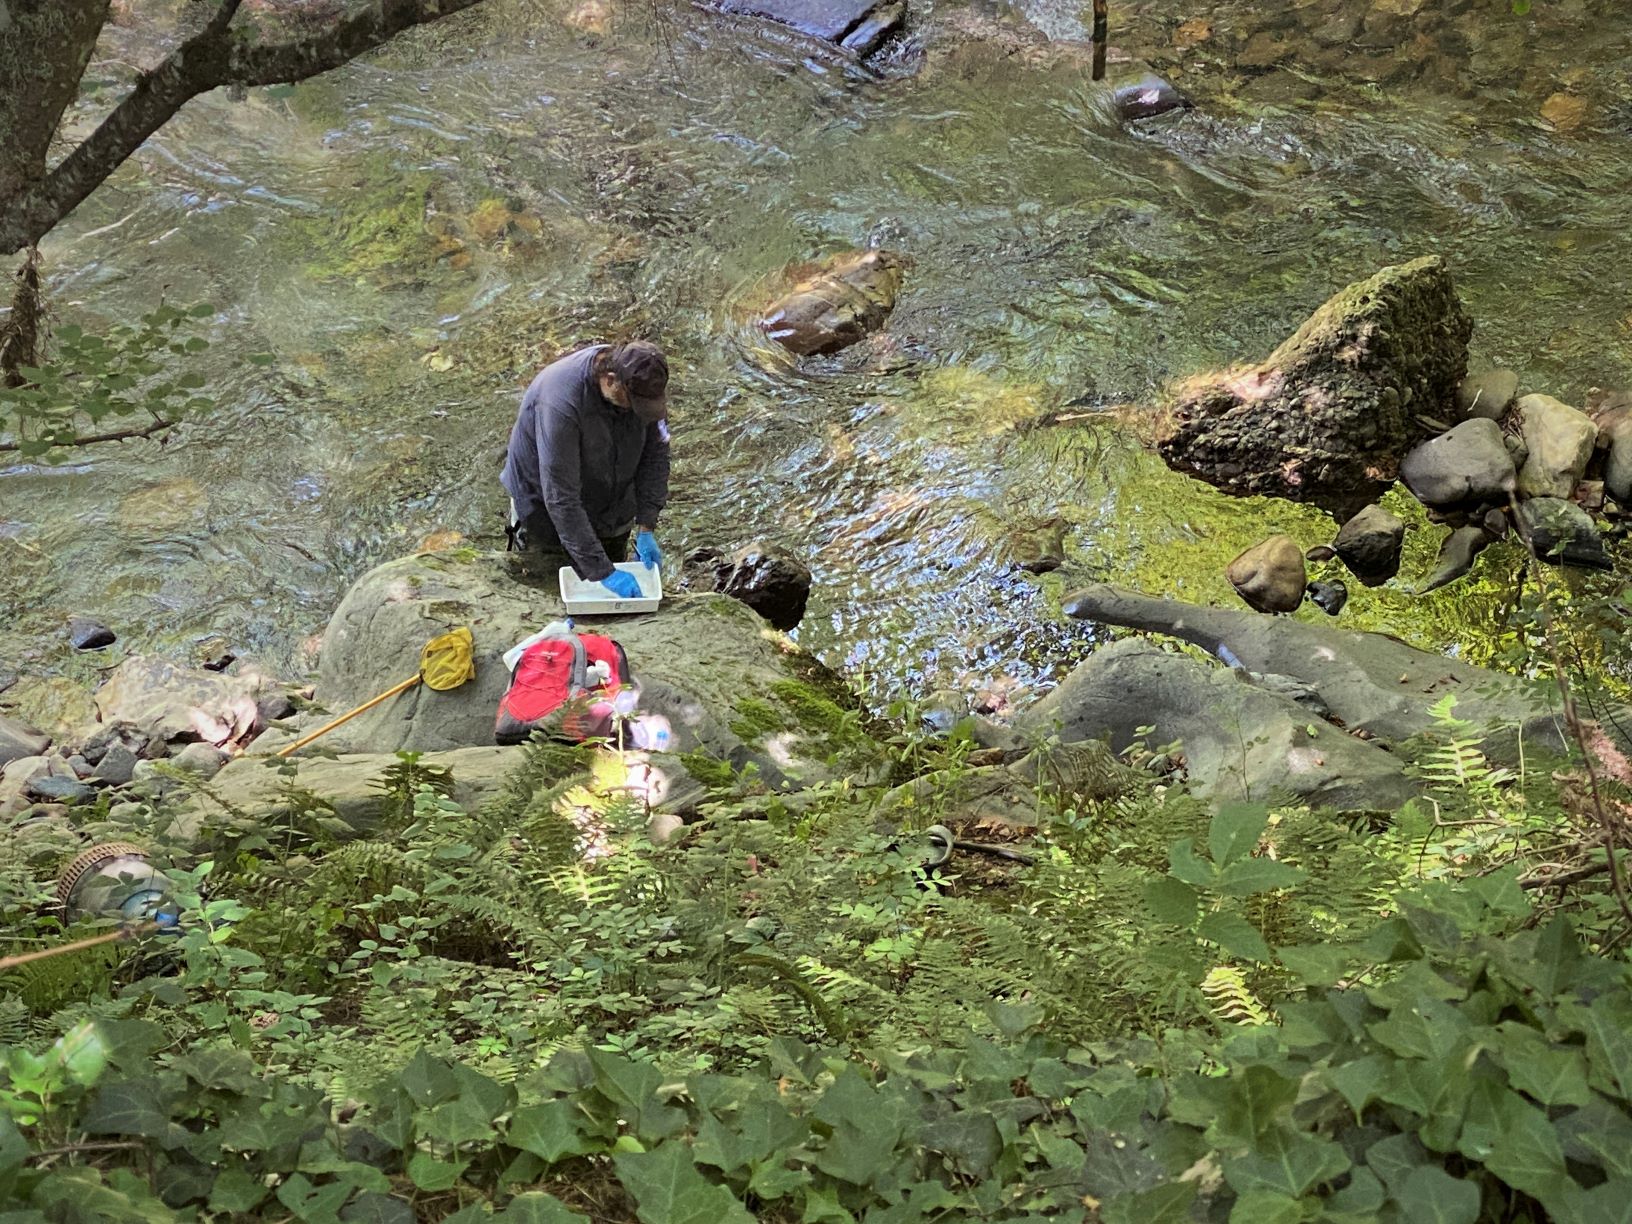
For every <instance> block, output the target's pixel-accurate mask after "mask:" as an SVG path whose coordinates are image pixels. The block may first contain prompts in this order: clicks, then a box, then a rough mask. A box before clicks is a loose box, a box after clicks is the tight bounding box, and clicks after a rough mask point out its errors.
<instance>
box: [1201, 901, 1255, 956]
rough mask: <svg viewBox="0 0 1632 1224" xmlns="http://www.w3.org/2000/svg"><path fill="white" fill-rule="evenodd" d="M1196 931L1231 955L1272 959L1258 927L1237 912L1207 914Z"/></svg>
mask: <svg viewBox="0 0 1632 1224" xmlns="http://www.w3.org/2000/svg"><path fill="white" fill-rule="evenodd" d="M1196 933H1197V934H1198V935H1200V936H1201V937H1202V938H1203V939H1210V940H1212V942H1213V943H1216V944H1217V945H1218V946H1219V947H1221V948H1223V949H1224V951H1226V952H1228V953H1229V954H1230V955H1231V956H1236V957H1240V958H1241V959H1243V960H1255V961H1268V960H1273V959H1274V954H1273V953H1271V952H1270V950H1269V945H1268V944H1267V943H1265V942H1264V937H1263V936H1262V935H1260V934H1259V933H1258V928H1257V927H1255V926H1253V925H1252V923H1250V922H1248V921H1247V920H1246V919H1245V918H1243V917H1241V915H1239V914H1222V913H1221V914H1208V915H1207V917H1205V918H1203V919H1202V920H1201V927H1200V929H1199V930H1198V931H1197V932H1196Z"/></svg>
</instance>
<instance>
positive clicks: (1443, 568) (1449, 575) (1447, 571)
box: [1417, 526, 1491, 595]
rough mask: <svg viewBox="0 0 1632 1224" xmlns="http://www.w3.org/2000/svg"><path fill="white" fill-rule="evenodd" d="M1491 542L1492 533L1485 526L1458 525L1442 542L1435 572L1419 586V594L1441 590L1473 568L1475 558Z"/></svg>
mask: <svg viewBox="0 0 1632 1224" xmlns="http://www.w3.org/2000/svg"><path fill="white" fill-rule="evenodd" d="M1490 542H1491V537H1490V533H1489V532H1488V531H1486V530H1485V529H1484V528H1483V527H1480V526H1467V527H1458V528H1457V529H1456V530H1455V531H1453V532H1451V534H1450V535H1448V536H1446V537H1445V539H1444V541H1443V542H1442V543H1441V544H1440V546H1439V560H1438V562H1437V563H1436V564H1435V565H1434V572H1433V573H1431V574H1429V575H1428V577H1427V578H1426V579H1424V581H1423V584H1422V585H1421V586H1419V587H1418V588H1417V594H1418V595H1426V594H1427V593H1428V592H1429V591H1437V590H1439V588H1440V587H1442V586H1444V585H1445V584H1446V583H1449V582H1455V581H1456V580H1457V579H1458V578H1460V577H1462V575H1464V574H1466V573H1467V572H1468V571H1469V570H1470V569H1472V568H1473V560H1474V558H1475V557H1477V556H1478V555H1479V554H1480V553H1482V552H1484V551H1485V548H1486V546H1487V545H1489V544H1490Z"/></svg>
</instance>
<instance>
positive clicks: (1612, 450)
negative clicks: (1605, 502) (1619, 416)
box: [1604, 419, 1632, 506]
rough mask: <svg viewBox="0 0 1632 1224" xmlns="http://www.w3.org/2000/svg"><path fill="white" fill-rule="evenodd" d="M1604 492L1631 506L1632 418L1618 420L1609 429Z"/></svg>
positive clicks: (1621, 503)
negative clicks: (1618, 421)
mask: <svg viewBox="0 0 1632 1224" xmlns="http://www.w3.org/2000/svg"><path fill="white" fill-rule="evenodd" d="M1604 492H1605V493H1606V494H1608V495H1609V496H1610V497H1612V498H1614V499H1615V501H1616V502H1618V503H1619V504H1620V505H1622V506H1632V419H1628V420H1625V421H1622V422H1620V423H1619V424H1617V425H1616V426H1615V427H1614V428H1613V429H1611V431H1610V435H1609V459H1608V460H1607V461H1606V462H1605V464H1604Z"/></svg>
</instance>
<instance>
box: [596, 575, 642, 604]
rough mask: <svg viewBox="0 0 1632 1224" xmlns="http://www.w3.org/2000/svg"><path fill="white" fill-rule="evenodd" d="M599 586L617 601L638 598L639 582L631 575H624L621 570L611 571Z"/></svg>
mask: <svg viewBox="0 0 1632 1224" xmlns="http://www.w3.org/2000/svg"><path fill="white" fill-rule="evenodd" d="M601 585H602V586H604V587H605V588H606V589H607V590H609V591H611V592H612V594H614V595H616V596H617V597H618V598H619V599H639V598H640V582H639V580H638V579H636V577H635V576H634V575H633V574H629V573H625V572H624V571H623V570H613V571H612V572H611V573H610V574H608V575H607V576H606V579H605V580H604V581H603V582H602V583H601Z"/></svg>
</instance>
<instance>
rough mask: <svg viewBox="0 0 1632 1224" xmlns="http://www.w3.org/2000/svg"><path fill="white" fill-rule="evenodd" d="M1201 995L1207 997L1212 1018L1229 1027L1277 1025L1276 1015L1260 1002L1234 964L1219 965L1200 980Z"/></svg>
mask: <svg viewBox="0 0 1632 1224" xmlns="http://www.w3.org/2000/svg"><path fill="white" fill-rule="evenodd" d="M1201 993H1202V994H1203V995H1205V996H1206V997H1207V1003H1208V1006H1209V1007H1211V1008H1212V1012H1213V1015H1214V1016H1215V1017H1217V1018H1218V1020H1220V1021H1221V1022H1223V1023H1226V1024H1240V1025H1248V1026H1259V1027H1261V1026H1263V1025H1266V1024H1273V1023H1275V1015H1274V1013H1273V1012H1271V1011H1270V1010H1269V1008H1267V1007H1265V1006H1264V1005H1263V1004H1262V1003H1260V1002H1259V1001H1258V999H1257V997H1256V996H1255V995H1254V994H1253V993H1252V990H1251V989H1250V988H1249V987H1248V986H1247V979H1246V978H1245V976H1243V975H1242V973H1241V971H1240V970H1239V969H1237V968H1236V967H1235V966H1233V965H1217V966H1215V967H1214V968H1213V969H1212V970H1210V971H1209V972H1208V974H1207V976H1206V977H1204V978H1202V979H1201Z"/></svg>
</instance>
